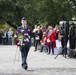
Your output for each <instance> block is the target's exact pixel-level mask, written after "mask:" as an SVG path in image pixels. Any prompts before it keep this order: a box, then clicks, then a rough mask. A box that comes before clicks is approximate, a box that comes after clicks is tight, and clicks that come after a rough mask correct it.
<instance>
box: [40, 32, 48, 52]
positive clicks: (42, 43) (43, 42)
mask: <svg viewBox="0 0 76 75" xmlns="http://www.w3.org/2000/svg"><path fill="white" fill-rule="evenodd" d="M46 38H47V35H46V32H43V36H42V39H41V40H40V43H41V51H40V52H43V47H46V50H47V51H48V48H47V46H46V42H47V39H46Z"/></svg>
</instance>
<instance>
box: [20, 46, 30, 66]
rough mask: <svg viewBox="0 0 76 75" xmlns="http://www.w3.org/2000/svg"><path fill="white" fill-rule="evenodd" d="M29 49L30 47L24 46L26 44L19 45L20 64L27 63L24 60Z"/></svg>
mask: <svg viewBox="0 0 76 75" xmlns="http://www.w3.org/2000/svg"><path fill="white" fill-rule="evenodd" d="M29 49H30V47H26V46H21V47H20V51H21V58H22V66H23V65H27V62H26V60H27V56H28V52H29Z"/></svg>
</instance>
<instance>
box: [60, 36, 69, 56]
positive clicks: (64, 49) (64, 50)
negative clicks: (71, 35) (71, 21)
mask: <svg viewBox="0 0 76 75" xmlns="http://www.w3.org/2000/svg"><path fill="white" fill-rule="evenodd" d="M67 41H68V39H67V37H66V36H64V37H62V39H61V45H62V55H66V54H67Z"/></svg>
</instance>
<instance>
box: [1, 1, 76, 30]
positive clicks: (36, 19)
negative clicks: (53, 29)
mask: <svg viewBox="0 0 76 75" xmlns="http://www.w3.org/2000/svg"><path fill="white" fill-rule="evenodd" d="M75 8H76V1H75V0H0V19H1V20H0V22H3V21H5V22H7V23H8V24H9V25H11V26H12V27H14V28H15V29H16V28H17V26H18V25H19V24H20V20H21V18H22V17H23V16H25V17H26V18H27V19H28V23H29V25H31V26H34V24H41V23H46V24H47V25H48V24H56V23H58V22H59V21H60V20H63V19H65V20H70V19H71V18H72V17H73V16H76V14H75V12H76V9H75Z"/></svg>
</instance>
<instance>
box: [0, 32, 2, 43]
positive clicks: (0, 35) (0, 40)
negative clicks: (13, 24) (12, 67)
mask: <svg viewBox="0 0 76 75" xmlns="http://www.w3.org/2000/svg"><path fill="white" fill-rule="evenodd" d="M0 44H2V34H1V33H0Z"/></svg>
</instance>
